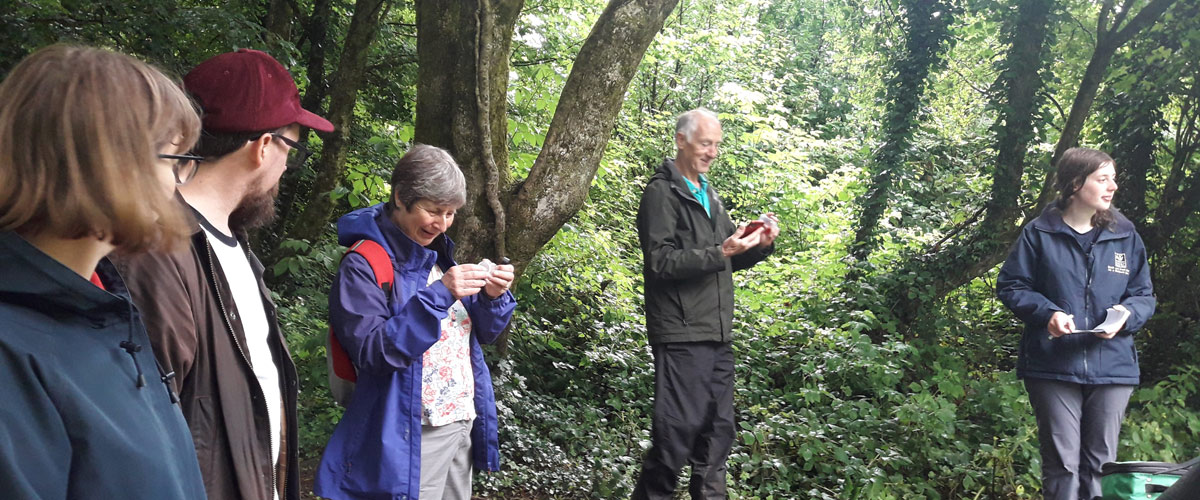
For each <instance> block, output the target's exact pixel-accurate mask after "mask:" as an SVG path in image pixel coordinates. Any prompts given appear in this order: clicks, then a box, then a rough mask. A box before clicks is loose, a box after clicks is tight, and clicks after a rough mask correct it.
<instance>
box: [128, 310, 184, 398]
mask: <svg viewBox="0 0 1200 500" xmlns="http://www.w3.org/2000/svg"><path fill="white" fill-rule="evenodd" d="M133 328H134V318H133V304H132V303H130V304H129V338H128V339H126V340H122V341H121V343H120V346H121V349H124V350H125V352H126V353H129V359H131V360H133V367H134V369H136V370H137V383H136V384H135V385H136V386H137V388H138V389H141V388H143V387H146V376H145V375H144V374H143V373H142V365H141V364H140V363H138V361H137V356H134V353H135V352H141V351H142V346H141V344H138V343H136V342H134V341H133ZM154 367H155V368H157V369H158V377H159V380H162V383H163V385H164V386H166V388H167V396H169V397H170V398H171V404H178V403H179V396H178V395H177V394H175V389H174V388H172V387H171V379H173V378H175V372H169V373H168V372H167V371H166V370H164V369H163V367H162V363H160V362H159V361H158V356H155V357H154Z"/></svg>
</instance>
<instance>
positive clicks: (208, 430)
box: [118, 49, 333, 500]
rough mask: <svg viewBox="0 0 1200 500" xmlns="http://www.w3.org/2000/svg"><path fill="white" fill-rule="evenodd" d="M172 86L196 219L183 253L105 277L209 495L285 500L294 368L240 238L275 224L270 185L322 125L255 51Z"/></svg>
mask: <svg viewBox="0 0 1200 500" xmlns="http://www.w3.org/2000/svg"><path fill="white" fill-rule="evenodd" d="M184 87H185V88H186V90H187V91H188V92H189V93H190V94H191V95H192V97H193V98H194V99H195V100H196V103H197V104H198V105H199V106H200V108H201V116H202V120H203V132H202V134H201V138H200V142H199V143H198V144H197V145H196V147H195V148H194V149H193V150H192V153H193V154H194V155H197V156H200V157H202V158H203V160H201V161H200V162H199V164H198V165H193V166H194V167H195V170H194V172H195V176H194V177H193V178H192V179H191V180H190V181H187V182H186V183H185V184H180V185H179V190H178V195H179V196H178V197H179V201H180V203H183V204H184V205H185V207H186V208H187V209H188V210H189V211H191V213H192V214H193V215H194V216H195V219H196V229H195V232H194V233H193V235H192V238H191V244H190V248H188V249H187V250H186V251H183V252H177V253H173V254H157V255H146V256H139V257H130V258H124V259H121V260H120V262H119V263H118V267H119V269H120V271H121V273H122V274H123V275H124V276H125V278H126V283H127V284H128V286H129V288H130V293H131V295H132V296H133V299H134V302H135V303H136V304H137V306H138V309H139V311H140V312H141V314H142V317H143V320H144V321H145V324H146V330H147V333H149V335H150V339H151V341H152V344H153V347H154V351H155V354H156V355H157V357H158V359H159V361H160V362H161V363H162V364H163V365H164V366H163V368H164V370H165V373H171V372H174V373H173V377H174V379H173V380H172V382H173V387H174V389H175V390H176V391H177V392H178V393H179V397H180V405H181V408H182V410H183V416H184V418H186V419H187V422H188V426H189V427H190V428H191V432H192V440H193V441H194V442H195V445H196V454H197V456H198V458H199V461H200V472H201V474H202V475H203V477H204V486H205V489H206V490H207V492H208V497H209V498H210V499H214V500H215V499H221V500H238V499H242V500H278V499H283V500H295V499H298V498H299V496H300V487H299V486H300V485H299V474H298V473H299V470H298V469H299V468H298V464H297V457H298V454H297V447H296V442H297V435H296V392H297V386H296V368H295V365H294V364H293V363H292V360H291V356H290V355H289V354H288V350H287V346H286V345H285V343H284V337H283V334H282V333H281V332H280V331H279V325H278V322H277V320H276V317H275V305H274V303H273V302H272V301H271V294H270V291H269V290H267V287H266V285H265V284H264V283H263V266H262V264H261V263H260V262H259V260H258V258H257V257H255V256H254V253H253V252H251V251H250V248H249V246H247V244H246V231H247V230H249V229H253V228H256V227H259V226H262V225H263V224H266V223H267V222H269V221H270V220H271V219H272V218H273V217H274V215H275V198H276V196H277V194H278V192H279V178H280V176H281V175H283V171H284V170H286V169H287V168H289V167H291V168H298V167H300V166H301V164H302V163H303V162H304V160H305V159H306V158H307V157H308V150H307V149H305V148H304V146H302V145H301V144H300V143H299V142H298V140H299V137H300V132H301V130H302V127H308V128H312V129H316V130H320V131H324V132H330V131H332V130H333V125H332V124H330V123H329V121H327V120H325V119H324V118H321V117H319V116H317V115H315V114H312V113H310V112H308V111H305V110H304V109H301V107H300V94H299V92H298V91H297V90H296V84H295V83H294V82H293V81H292V75H291V74H289V73H288V72H287V70H286V69H284V68H283V66H282V65H280V64H279V62H277V61H276V60H275V59H273V58H271V56H269V55H267V54H266V53H263V52H260V51H257V50H248V49H242V50H238V51H237V52H230V53H226V54H221V55H218V56H216V57H214V58H212V59H209V60H207V61H205V62H203V63H201V64H200V65H199V66H196V68H195V69H193V70H192V71H191V72H190V73H188V75H187V76H186V77H184ZM168 376H172V375H168Z"/></svg>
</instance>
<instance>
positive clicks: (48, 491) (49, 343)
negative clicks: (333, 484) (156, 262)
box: [0, 232, 205, 500]
mask: <svg viewBox="0 0 1200 500" xmlns="http://www.w3.org/2000/svg"><path fill="white" fill-rule="evenodd" d="M96 272H97V274H98V275H99V276H100V281H101V282H102V283H104V286H105V288H106V289H107V291H106V290H104V289H101V288H99V287H97V286H95V285H93V284H91V283H90V282H88V280H86V279H84V278H83V277H81V276H79V275H78V274H76V273H75V272H74V271H72V270H70V269H68V268H67V267H66V266H64V265H62V264H61V263H59V262H58V261H56V260H54V259H53V258H51V257H50V256H48V255H46V254H45V253H42V252H41V251H40V250H38V249H37V248H36V247H34V246H33V245H30V244H29V243H28V242H27V241H25V240H24V239H23V238H21V237H20V236H17V235H16V234H14V233H11V232H0V498H6V499H10V498H11V499H60V500H61V499H66V498H69V499H75V500H82V499H97V500H100V499H105V500H107V499H113V498H121V499H130V500H141V499H146V500H151V499H153V500H157V499H171V500H184V499H189V500H204V498H205V494H204V482H203V480H202V479H201V478H200V466H199V464H198V463H197V462H196V452H195V450H194V449H193V448H192V435H191V433H190V432H189V431H188V428H187V423H186V422H184V420H183V414H182V413H181V412H180V411H179V406H178V405H175V404H172V402H171V398H170V393H169V392H168V386H167V385H166V384H165V383H163V381H162V380H161V377H160V375H159V371H158V368H157V366H156V365H155V359H154V351H153V350H151V349H150V340H149V338H148V337H147V336H146V330H145V329H144V328H143V327H142V322H141V320H140V319H139V316H138V312H137V309H136V308H135V307H134V306H133V303H132V302H130V300H129V295H128V293H126V288H125V284H124V283H123V282H122V281H121V278H120V276H118V275H117V273H116V270H115V269H114V268H113V266H112V265H111V264H110V263H109V262H108V261H107V260H104V259H102V260H101V261H100V265H99V266H98V267H97V269H96Z"/></svg>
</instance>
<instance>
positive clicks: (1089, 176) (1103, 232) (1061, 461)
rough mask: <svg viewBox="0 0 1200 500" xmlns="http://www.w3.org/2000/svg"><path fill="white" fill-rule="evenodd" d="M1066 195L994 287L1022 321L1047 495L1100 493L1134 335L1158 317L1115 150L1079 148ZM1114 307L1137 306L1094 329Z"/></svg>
mask: <svg viewBox="0 0 1200 500" xmlns="http://www.w3.org/2000/svg"><path fill="white" fill-rule="evenodd" d="M1055 189H1056V190H1057V191H1058V195H1059V196H1058V200H1056V202H1055V203H1053V204H1052V205H1051V206H1050V207H1048V208H1046V210H1045V211H1044V212H1043V213H1042V215H1041V216H1039V217H1038V218H1037V219H1035V220H1034V221H1033V222H1031V223H1029V224H1028V225H1027V226H1025V228H1024V229H1023V230H1022V231H1021V236H1020V238H1019V239H1018V240H1017V242H1016V244H1015V245H1014V247H1013V250H1012V253H1011V254H1009V256H1008V260H1006V261H1005V262H1004V266H1003V267H1002V268H1001V269H1000V276H999V279H998V280H997V283H996V289H997V295H999V297H1000V300H1001V302H1003V303H1004V305H1005V306H1007V307H1008V308H1009V309H1011V310H1012V311H1013V313H1014V314H1016V315H1017V317H1018V318H1020V319H1021V321H1023V322H1024V323H1025V331H1024V334H1023V335H1022V336H1021V344H1020V351H1019V355H1018V359H1017V377H1018V378H1021V379H1023V380H1024V382H1025V388H1026V390H1027V391H1028V393H1029V401H1030V403H1031V405H1032V406H1033V411H1034V415H1035V416H1036V419H1037V425H1038V440H1039V442H1040V449H1041V455H1042V492H1043V495H1044V498H1047V499H1056V500H1077V499H1092V498H1093V497H1096V498H1098V497H1099V496H1100V465H1101V464H1103V463H1105V462H1110V461H1113V460H1115V459H1116V456H1117V437H1118V434H1119V433H1120V430H1121V420H1122V419H1123V418H1124V416H1125V406H1126V404H1127V403H1128V402H1129V396H1130V394H1132V393H1133V389H1134V387H1135V386H1136V385H1137V384H1138V377H1139V372H1138V363H1137V350H1136V349H1135V348H1134V345H1133V334H1134V332H1136V331H1137V330H1138V329H1140V328H1141V327H1142V325H1144V324H1145V323H1146V320H1147V319H1149V318H1150V315H1151V314H1153V313H1154V306H1155V299H1154V295H1153V287H1152V285H1151V284H1150V269H1149V266H1148V265H1147V262H1146V247H1145V245H1143V244H1142V238H1141V237H1140V236H1138V234H1137V231H1136V230H1135V229H1134V227H1133V223H1132V222H1130V221H1129V219H1126V218H1125V217H1124V216H1123V215H1121V214H1120V213H1119V212H1117V211H1116V210H1114V209H1113V208H1112V199H1113V194H1114V193H1115V192H1116V190H1117V182H1116V170H1115V165H1114V163H1113V160H1112V158H1111V157H1109V156H1108V155H1107V154H1105V153H1103V152H1100V151H1096V150H1094V149H1086V148H1073V149H1070V150H1067V152H1066V153H1064V154H1063V156H1062V159H1060V160H1059V161H1058V172H1057V175H1056V180H1055ZM1109 308H1112V309H1115V310H1118V311H1120V312H1128V313H1129V315H1128V317H1127V318H1126V319H1125V320H1124V321H1123V322H1118V323H1117V324H1115V325H1112V326H1110V327H1108V328H1105V329H1104V330H1103V331H1100V332H1096V333H1072V332H1077V331H1079V330H1091V329H1095V328H1097V327H1098V326H1100V325H1101V324H1103V323H1104V321H1105V318H1106V316H1107V310H1108V309H1109Z"/></svg>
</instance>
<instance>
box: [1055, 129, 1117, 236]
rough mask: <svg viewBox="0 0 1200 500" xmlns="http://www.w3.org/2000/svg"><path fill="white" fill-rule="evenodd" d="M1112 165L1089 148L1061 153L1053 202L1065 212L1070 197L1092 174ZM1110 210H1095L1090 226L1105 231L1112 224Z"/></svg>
mask: <svg viewBox="0 0 1200 500" xmlns="http://www.w3.org/2000/svg"><path fill="white" fill-rule="evenodd" d="M1112 164H1114V162H1113V159H1112V157H1111V156H1108V154H1107V153H1105V152H1103V151H1097V150H1095V149H1090V148H1071V149H1068V150H1067V151H1066V152H1065V153H1063V155H1062V158H1059V159H1058V164H1056V165H1055V167H1056V168H1057V171H1056V172H1055V174H1054V190H1055V191H1058V199H1056V200H1055V201H1054V202H1055V204H1056V205H1057V206H1058V209H1059V210H1066V209H1067V206H1068V205H1070V204H1071V201H1070V200H1071V196H1073V195H1075V192H1077V191H1079V190H1080V189H1081V188H1082V187H1083V183H1085V182H1087V178H1088V176H1089V175H1092V172H1095V171H1097V170H1100V168H1101V167H1103V166H1105V165H1112ZM1114 220H1115V219H1114V218H1113V213H1112V210H1111V209H1109V210H1097V211H1096V213H1095V214H1094V215H1092V226H1093V227H1098V228H1101V229H1106V228H1108V227H1109V225H1111V224H1112V223H1113V221H1114Z"/></svg>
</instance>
